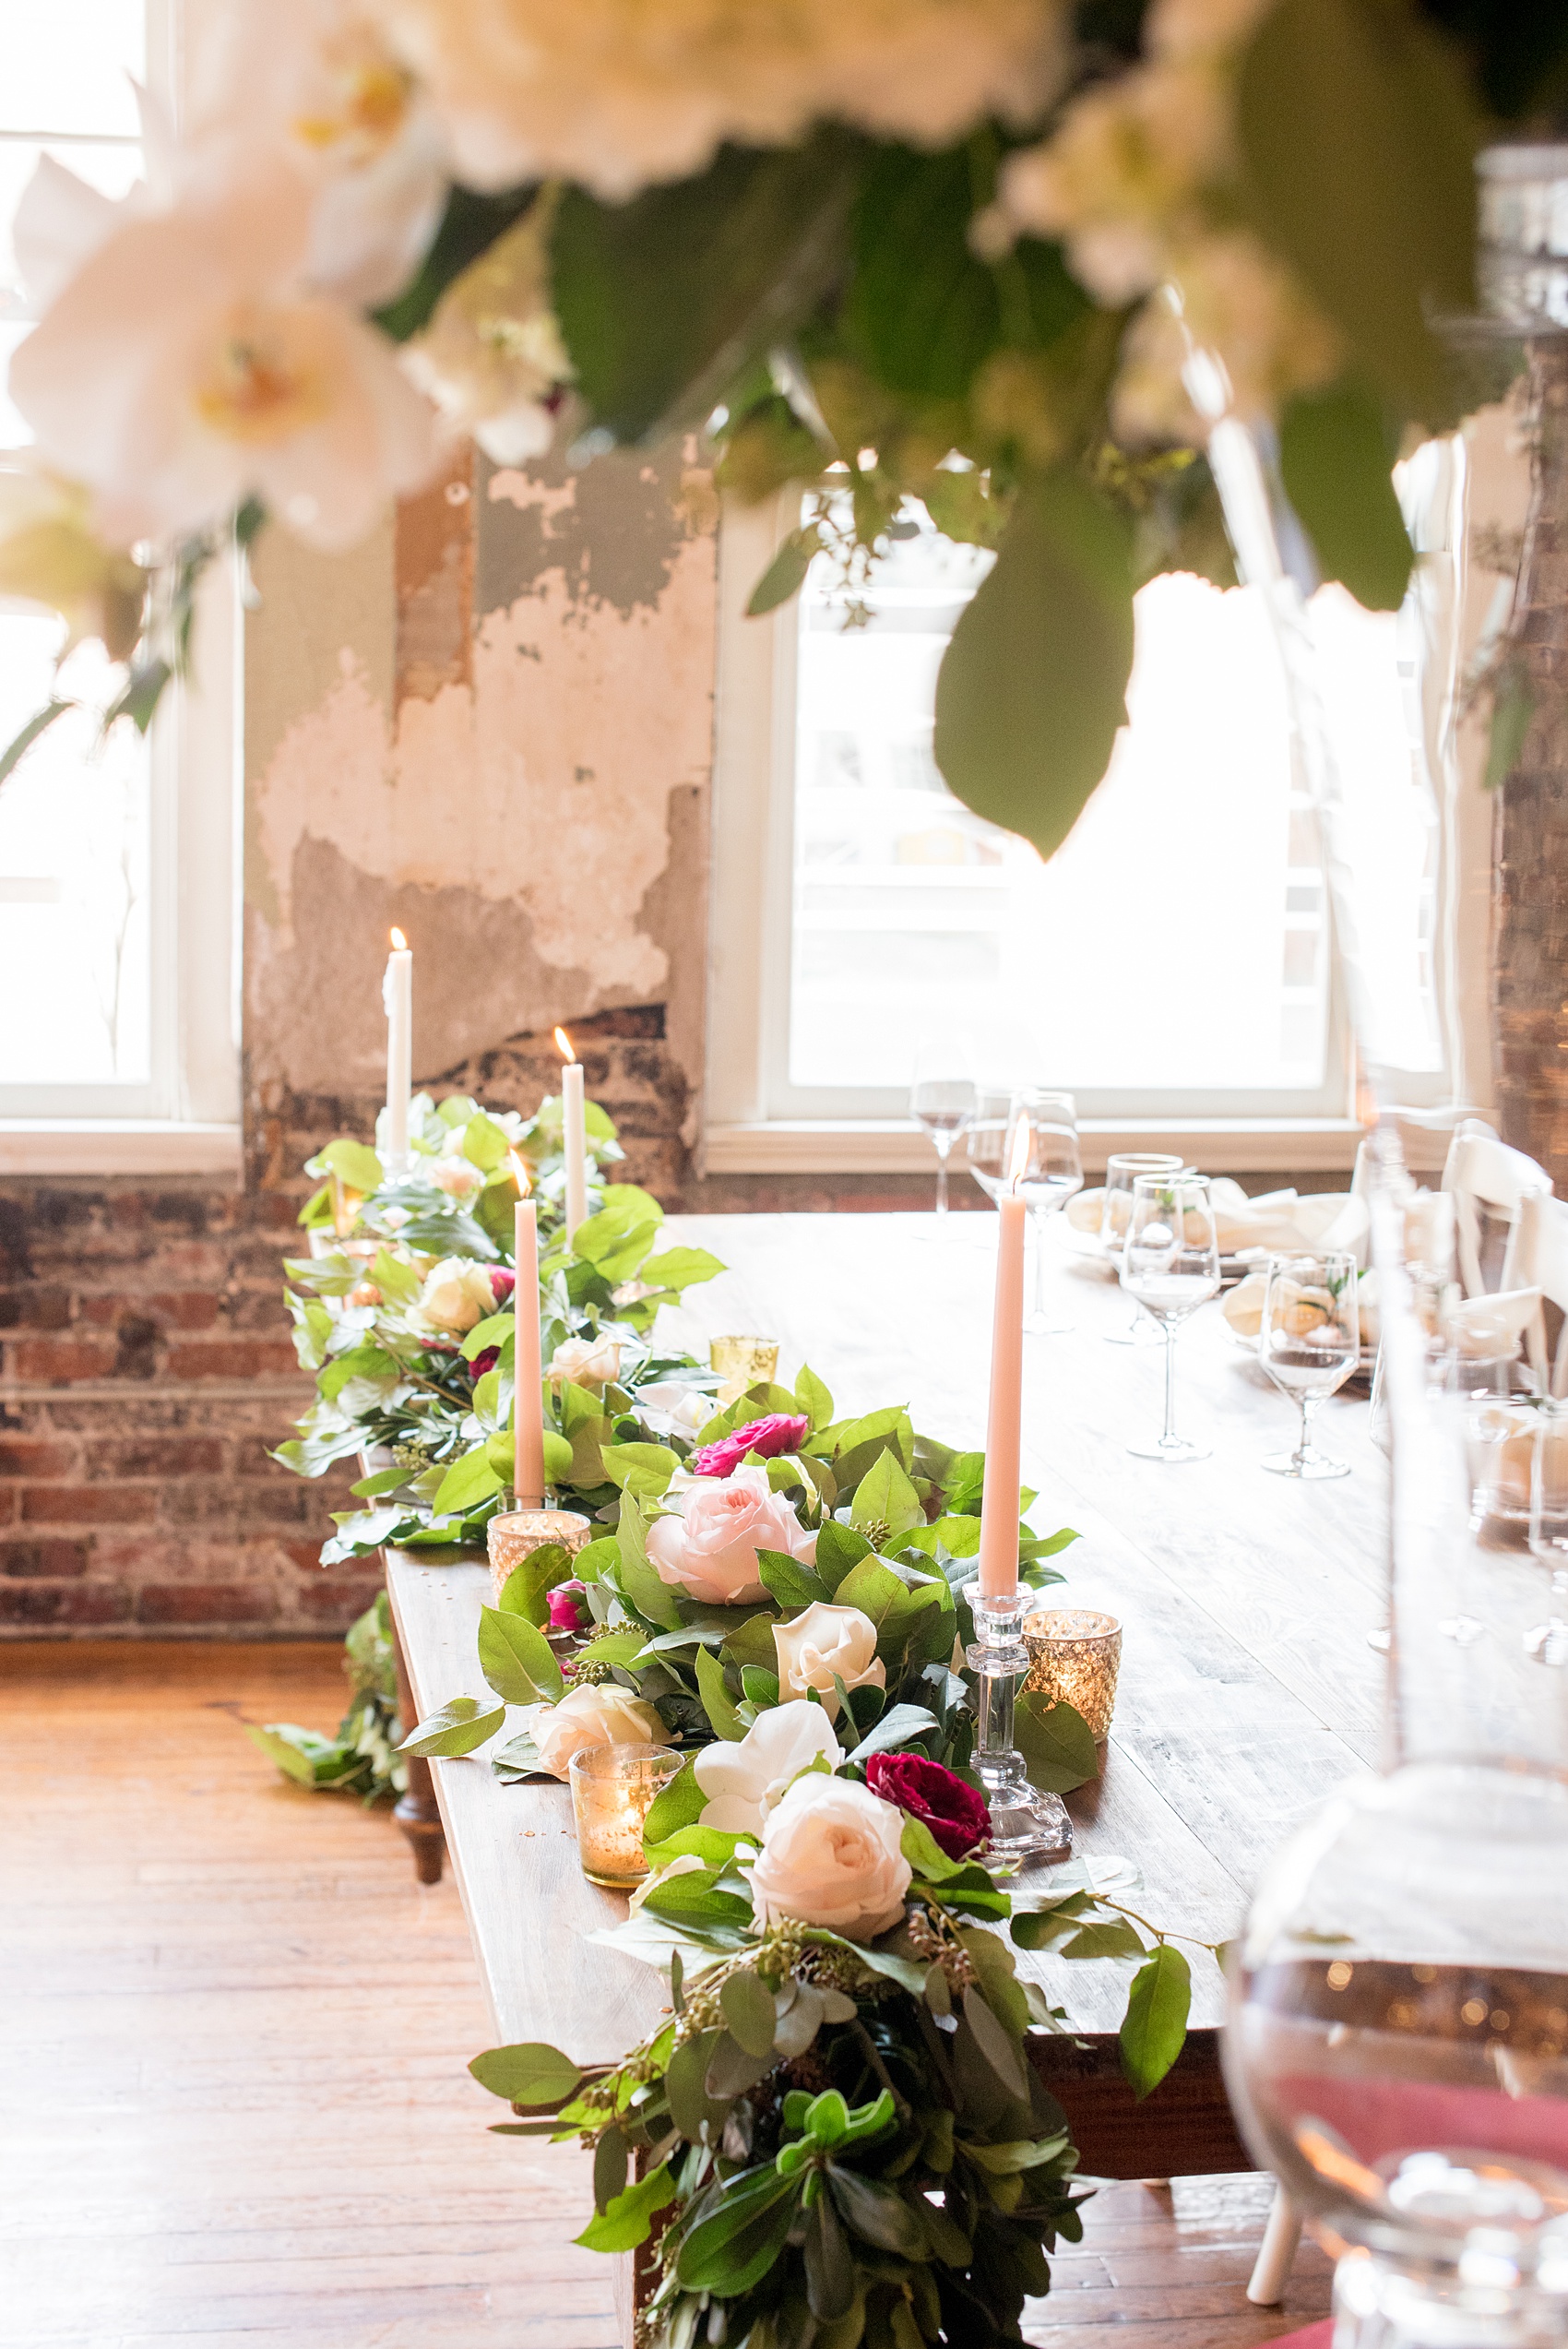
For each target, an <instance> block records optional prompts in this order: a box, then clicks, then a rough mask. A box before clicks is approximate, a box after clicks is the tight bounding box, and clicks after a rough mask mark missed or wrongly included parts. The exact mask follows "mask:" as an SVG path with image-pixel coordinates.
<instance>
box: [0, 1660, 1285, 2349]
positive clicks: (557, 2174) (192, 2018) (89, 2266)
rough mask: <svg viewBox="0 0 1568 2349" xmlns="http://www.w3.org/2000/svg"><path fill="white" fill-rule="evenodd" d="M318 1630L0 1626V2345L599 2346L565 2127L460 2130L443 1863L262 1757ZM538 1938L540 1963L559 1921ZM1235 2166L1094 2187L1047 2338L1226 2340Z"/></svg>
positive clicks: (1259, 2187) (1250, 2335)
mask: <svg viewBox="0 0 1568 2349" xmlns="http://www.w3.org/2000/svg"><path fill="white" fill-rule="evenodd" d="M342 1690H343V1683H342V1679H341V1675H340V1671H339V1651H338V1649H337V1648H336V1646H329V1645H327V1644H325V1643H321V1644H317V1643H314V1642H313V1643H309V1644H291V1645H286V1646H285V1645H255V1646H252V1645H244V1646H241V1645H211V1646H208V1645H194V1644H188V1643H178V1644H176V1643H159V1644H152V1643H149V1644H145V1645H142V1644H137V1645H132V1644H129V1643H117V1642H112V1641H83V1642H79V1643H71V1644H53V1643H52V1644H40V1645H37V1646H19V1647H15V1646H14V1647H8V1648H3V1649H0V1764H3V1768H4V1772H5V1777H4V1785H5V1802H4V1806H3V1811H0V1881H3V1882H4V1884H5V1886H6V1900H5V1902H4V1906H3V1910H0V2073H3V2075H4V2082H5V2085H4V2093H3V2094H0V2114H3V2118H0V2247H3V2248H0V2269H3V2271H4V2275H5V2284H4V2289H3V2290H0V2342H4V2343H6V2349H145V2344H148V2343H178V2344H180V2349H233V2344H234V2343H235V2340H236V2336H244V2349H534V2345H537V2349H613V2344H614V2343H615V2341H616V2333H615V2329H614V2322H613V2319H612V2313H611V2296H610V2267H609V2263H608V2262H607V2261H605V2260H600V2259H598V2258H597V2257H595V2255H594V2254H592V2253H590V2252H587V2251H579V2250H577V2249H576V2248H575V2247H574V2246H573V2244H572V2241H571V2237H572V2236H573V2235H574V2234H575V2233H576V2231H577V2230H578V2228H579V2227H580V2225H581V2224H582V2222H583V2219H584V2218H585V2217H586V2215H587V2212H588V2176H587V2164H586V2162H585V2161H584V2159H583V2158H582V2157H581V2156H580V2155H578V2154H577V2153H576V2151H575V2150H573V2149H571V2148H566V2147H549V2146H543V2147H536V2146H534V2145H533V2144H531V2143H530V2142H529V2141H528V2140H507V2139H503V2138H496V2137H492V2136H489V2135H488V2134H487V2133H486V2128H485V2123H486V2122H487V2120H489V2119H490V2118H491V2117H492V2116H493V2114H494V2113H495V2112H496V2110H497V2109H498V2108H497V2107H496V2106H495V2105H494V2103H493V2099H491V2098H490V2097H488V2096H486V2095H485V2094H484V2093H483V2092H482V2091H481V2090H480V2089H479V2088H477V2087H476V2086H475V2085H474V2084H473V2083H472V2081H469V2078H468V2077H467V2074H466V2071H465V2069H464V2066H465V2065H466V2063H467V2061H468V2058H469V2056H471V2055H473V2054H474V2053H475V2052H476V2051H477V2050H478V2049H479V2048H481V2047H482V2046H483V2045H485V2044H486V2042H487V2039H488V2037H489V2032H488V2026H487V2024H486V2021H485V2017H484V2013H483V2009H482V2007H481V2001H480V1997H479V1993H478V1989H477V1987H476V1983H475V1976H474V1972H473V1967H472V1962H471V1960H470V1957H469V1946H468V1935H467V1930H466V1928H465V1926H464V1922H463V1916H462V1912H461V1909H460V1907H459V1904H458V1901H457V1893H456V1891H455V1890H454V1888H453V1887H452V1885H451V1883H450V1882H449V1881H448V1882H446V1883H443V1884H441V1885H439V1886H437V1887H434V1888H433V1889H428V1890H427V1889H422V1888H421V1887H420V1886H418V1885H416V1884H415V1882H414V1881H413V1876H412V1870H411V1867H410V1861H409V1855H408V1849H407V1846H406V1845H405V1844H404V1842H402V1839H401V1838H400V1837H399V1836H398V1834H397V1832H396V1830H394V1829H393V1827H392V1825H391V1822H390V1820H389V1818H387V1817H386V1814H385V1812H375V1813H366V1812H364V1811H363V1810H362V1809H361V1808H360V1807H359V1806H358V1805H357V1804H355V1803H353V1802H351V1801H350V1802H345V1801H340V1800H338V1799H336V1798H333V1797H328V1796H322V1795H307V1794H305V1793H303V1791H301V1790H299V1789H297V1788H294V1787H291V1786H290V1785H288V1784H287V1783H284V1782H283V1781H282V1780H281V1779H279V1776H278V1775H277V1773H276V1772H275V1771H273V1770H272V1769H271V1768H270V1766H269V1765H268V1764H267V1761H266V1760H265V1759H264V1758H263V1757H262V1756H261V1755H260V1754H258V1753H257V1752H256V1751H255V1748H254V1747H252V1746H251V1745H250V1744H249V1742H248V1740H246V1739H245V1738H244V1737H243V1736H242V1735H240V1733H239V1729H238V1725H237V1724H238V1722H239V1721H240V1720H241V1719H244V1718H250V1719H253V1720H278V1719H284V1720H296V1721H303V1722H306V1723H310V1724H312V1725H313V1726H319V1727H322V1728H326V1727H328V1726H330V1725H331V1724H332V1723H334V1722H335V1721H336V1719H337V1717H338V1714H339V1711H340V1710H341V1706H342ZM563 1959H564V1961H569V1958H568V1953H565V1952H563ZM1266 2207H1267V2189H1266V2186H1265V2182H1264V2181H1262V2180H1258V2179H1252V2178H1229V2179H1224V2178H1215V2179H1206V2178H1197V2179H1184V2180H1182V2181H1179V2182H1178V2183H1177V2185H1176V2186H1175V2188H1174V2189H1173V2190H1172V2191H1170V2192H1169V2193H1168V2192H1167V2191H1166V2190H1164V2189H1156V2190H1150V2189H1149V2188H1145V2187H1141V2186H1128V2185H1118V2186H1112V2187H1108V2188H1102V2189H1101V2191H1100V2193H1099V2195H1098V2196H1097V2198H1096V2200H1095V2201H1094V2202H1093V2203H1092V2204H1091V2206H1090V2209H1089V2212H1088V2214H1087V2239H1086V2241H1085V2243H1084V2245H1083V2247H1082V2248H1080V2249H1078V2250H1075V2251H1067V2252H1064V2253H1063V2255H1062V2257H1061V2258H1060V2259H1059V2260H1058V2261H1057V2263H1056V2267H1055V2289H1054V2290H1053V2292H1052V2294H1051V2298H1050V2299H1049V2300H1048V2301H1046V2302H1042V2303H1039V2304H1038V2305H1037V2306H1036V2307H1033V2308H1031V2311H1030V2319H1029V2322H1028V2328H1027V2331H1028V2339H1029V2340H1030V2341H1031V2342H1034V2343H1039V2344H1049V2349H1097V2344H1099V2343H1105V2344H1106V2349H1110V2343H1111V2341H1112V2340H1114V2342H1115V2343H1116V2344H1117V2349H1250V2344H1251V2343H1255V2342H1261V2341H1265V2340H1268V2339H1270V2338H1272V2337H1273V2336H1274V2335H1275V2334H1277V2333H1279V2332H1282V2331H1289V2330H1290V2329H1291V2328H1293V2327H1294V2326H1296V2325H1300V2324H1303V2323H1305V2322H1307V2321H1308V2320H1309V2319H1312V2318H1313V2317H1315V2316H1318V2315H1321V2314H1322V2313H1323V2312H1324V2309H1325V2307H1326V2306H1327V2287H1326V2280H1325V2279H1326V2263H1325V2261H1324V2259H1323V2257H1322V2255H1321V2254H1320V2253H1318V2252H1317V2251H1316V2250H1314V2249H1312V2248H1307V2249H1304V2250H1303V2251H1302V2253H1301V2259H1300V2261H1299V2262H1298V2266H1297V2271H1296V2275H1295V2277H1294V2279H1293V2281H1292V2284H1291V2287H1290V2293H1289V2299H1288V2301H1287V2305H1286V2307H1285V2309H1284V2310H1282V2311H1267V2312H1265V2311H1262V2310H1255V2309H1250V2308H1248V2307H1247V2305H1246V2302H1245V2300H1244V2298H1243V2296H1242V2292H1243V2285H1244V2283H1245V2280H1246V2275H1247V2272H1248V2269H1249V2267H1250V2265H1251V2261H1252V2258H1253V2253H1254V2251H1255V2248H1256V2245H1257V2240H1258V2237H1259V2235H1260V2233H1261V2230H1262V2225H1263V2219H1264V2215H1265V2210H1266Z"/></svg>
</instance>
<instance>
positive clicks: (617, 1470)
mask: <svg viewBox="0 0 1568 2349" xmlns="http://www.w3.org/2000/svg"><path fill="white" fill-rule="evenodd" d="M680 1465H681V1462H680V1460H679V1458H678V1457H677V1455H676V1454H675V1453H674V1452H672V1451H671V1450H670V1449H669V1448H668V1447H667V1446H666V1445H664V1444H606V1446H605V1447H604V1473H605V1475H606V1476H607V1477H608V1478H609V1480H610V1482H611V1484H612V1485H620V1486H621V1488H622V1490H623V1492H633V1493H636V1494H638V1495H639V1496H640V1495H644V1494H647V1495H649V1496H652V1497H654V1498H655V1499H657V1498H658V1496H659V1494H661V1493H662V1492H664V1491H665V1489H666V1488H667V1486H668V1485H669V1483H670V1479H671V1476H673V1475H674V1473H675V1471H676V1470H677V1469H678V1468H679V1467H680Z"/></svg>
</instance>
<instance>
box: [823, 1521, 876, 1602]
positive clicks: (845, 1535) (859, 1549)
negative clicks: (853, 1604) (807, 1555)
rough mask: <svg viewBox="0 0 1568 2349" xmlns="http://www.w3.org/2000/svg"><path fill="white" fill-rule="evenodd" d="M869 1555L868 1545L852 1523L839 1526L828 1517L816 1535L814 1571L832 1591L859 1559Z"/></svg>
mask: <svg viewBox="0 0 1568 2349" xmlns="http://www.w3.org/2000/svg"><path fill="white" fill-rule="evenodd" d="M869 1556H871V1544H870V1543H869V1542H868V1541H867V1540H866V1537H865V1535H864V1534H863V1533H857V1532H855V1530H854V1528H853V1526H849V1525H840V1524H839V1523H838V1521H837V1519H835V1518H829V1520H827V1522H826V1524H825V1525H824V1526H823V1527H822V1529H821V1531H820V1532H819V1533H818V1534H817V1537H816V1571H817V1573H818V1574H819V1575H820V1576H821V1577H822V1580H824V1581H825V1582H826V1585H827V1587H828V1589H829V1590H830V1591H831V1592H835V1593H837V1589H838V1585H839V1584H840V1582H842V1581H843V1580H844V1578H845V1576H846V1575H847V1574H848V1573H849V1569H850V1568H851V1567H854V1566H857V1565H858V1564H859V1563H860V1561H861V1558H863V1557H869Z"/></svg>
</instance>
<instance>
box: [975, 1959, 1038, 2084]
mask: <svg viewBox="0 0 1568 2349" xmlns="http://www.w3.org/2000/svg"><path fill="white" fill-rule="evenodd" d="M964 2021H966V2022H967V2023H968V2026H969V2029H970V2030H971V2031H972V2032H973V2033H974V2035H975V2045H977V2046H978V2047H979V2049H980V2054H981V2055H982V2056H983V2057H985V2059H986V2062H987V2063H988V2064H989V2065H990V2066H991V2069H992V2071H993V2072H994V2073H995V2074H996V2077H997V2079H998V2080H999V2081H1001V2082H1002V2085H1003V2086H1004V2088H1005V2089H1006V2090H1007V2092H1008V2093H1009V2094H1010V2095H1013V2096H1016V2097H1018V2098H1019V2099H1020V2100H1021V2101H1022V2102H1023V2103H1025V2104H1027V2103H1028V2094H1029V2081H1028V2073H1027V2071H1026V2070H1025V2069H1024V2058H1023V2057H1022V2055H1021V2054H1020V2053H1019V2051H1018V2048H1017V2047H1016V2045H1015V2044H1014V2041H1013V2039H1012V2038H1011V2036H1010V2035H1009V2033H1007V2032H1006V2031H1005V2030H1004V2027H1003V2026H1002V2024H1001V2023H1000V2022H998V2021H997V2019H996V2017H995V2015H994V2014H993V2013H992V2010H991V2009H990V2007H988V2006H987V2004H986V2002H985V1999H984V1997H983V1996H982V1995H981V1993H980V1989H979V1987H978V1985H976V1984H974V1983H972V1982H971V1983H970V1984H969V1985H968V1988H967V1989H966V1991H965V1992H964Z"/></svg>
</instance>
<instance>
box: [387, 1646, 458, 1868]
mask: <svg viewBox="0 0 1568 2349" xmlns="http://www.w3.org/2000/svg"><path fill="white" fill-rule="evenodd" d="M391 1614H392V1660H393V1663H395V1665H396V1666H397V1672H398V1720H399V1721H400V1722H401V1723H403V1735H405V1736H407V1735H409V1733H410V1730H411V1729H412V1728H413V1726H414V1723H415V1722H416V1721H417V1720H418V1719H419V1714H418V1712H417V1711H415V1708H414V1698H413V1691H412V1689H411V1688H410V1686H409V1667H408V1665H407V1664H406V1663H404V1661H403V1642H402V1640H401V1638H400V1636H399V1634H398V1616H397V1611H396V1609H393V1610H391ZM408 1762H409V1791H408V1793H407V1794H406V1795H400V1796H399V1797H398V1806H397V1808H396V1809H395V1810H394V1811H393V1813H392V1816H393V1818H395V1819H396V1820H397V1822H398V1826H399V1827H400V1828H401V1829H402V1830H403V1833H404V1834H405V1835H406V1836H407V1837H408V1840H409V1844H410V1849H411V1851H412V1853H413V1855H414V1876H415V1878H416V1880H417V1881H418V1882H419V1883H421V1884H439V1883H440V1881H441V1867H442V1863H443V1861H444V1860H445V1856H446V1838H445V1833H444V1832H443V1830H442V1825H441V1809H440V1806H439V1805H438V1804H437V1802H436V1799H435V1781H434V1778H433V1776H432V1775H431V1769H430V1764H429V1763H428V1762H427V1761H422V1760H421V1759H420V1758H419V1756H418V1755H417V1754H410V1756H409V1758H408Z"/></svg>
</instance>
